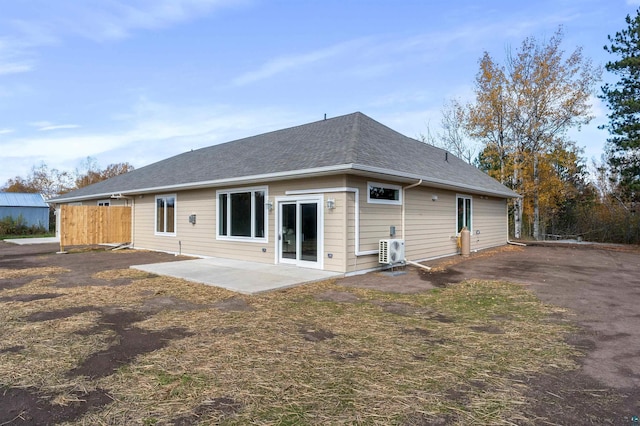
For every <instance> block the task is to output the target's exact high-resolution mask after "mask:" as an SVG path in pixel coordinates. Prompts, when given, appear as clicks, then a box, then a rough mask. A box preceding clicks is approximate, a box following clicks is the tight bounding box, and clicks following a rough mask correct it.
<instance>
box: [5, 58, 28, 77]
mask: <svg viewBox="0 0 640 426" xmlns="http://www.w3.org/2000/svg"><path fill="white" fill-rule="evenodd" d="M32 68H33V66H32V65H31V64H27V63H18V62H13V63H2V62H1V61H0V75H4V74H17V73H21V72H28V71H31V69H32Z"/></svg>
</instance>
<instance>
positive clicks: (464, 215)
mask: <svg viewBox="0 0 640 426" xmlns="http://www.w3.org/2000/svg"><path fill="white" fill-rule="evenodd" d="M456 208H457V212H458V216H457V217H458V218H457V220H456V222H457V225H456V229H457V232H458V233H460V231H462V228H463V227H464V226H466V227H467V229H468V230H469V232H471V197H466V196H464V195H458V196H457V197H456Z"/></svg>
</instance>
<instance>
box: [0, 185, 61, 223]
mask: <svg viewBox="0 0 640 426" xmlns="http://www.w3.org/2000/svg"><path fill="white" fill-rule="evenodd" d="M7 217H10V218H11V219H12V220H14V221H17V220H19V218H21V220H22V222H23V224H24V225H26V226H29V227H30V226H39V227H42V228H44V229H45V230H46V231H47V232H48V231H49V205H48V204H47V203H46V202H45V201H44V197H43V196H42V195H41V194H28V193H21V192H0V220H3V219H5V218H7Z"/></svg>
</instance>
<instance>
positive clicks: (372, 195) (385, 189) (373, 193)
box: [367, 182, 402, 205]
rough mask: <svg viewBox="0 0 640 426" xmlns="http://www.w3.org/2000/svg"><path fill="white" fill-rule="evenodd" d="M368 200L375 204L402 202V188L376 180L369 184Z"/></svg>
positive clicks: (396, 203)
mask: <svg viewBox="0 0 640 426" xmlns="http://www.w3.org/2000/svg"><path fill="white" fill-rule="evenodd" d="M367 202H368V203H373V204H394V205H400V204H402V188H401V187H400V186H398V185H390V184H386V183H385V184H383V183H376V182H369V183H368V184H367Z"/></svg>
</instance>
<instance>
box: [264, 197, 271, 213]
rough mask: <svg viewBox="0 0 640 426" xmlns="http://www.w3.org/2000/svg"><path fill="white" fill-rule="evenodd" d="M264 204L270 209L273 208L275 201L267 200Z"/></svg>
mask: <svg viewBox="0 0 640 426" xmlns="http://www.w3.org/2000/svg"><path fill="white" fill-rule="evenodd" d="M264 205H265V207H266V208H267V210H269V211H271V210H273V201H271V200H267V202H266V203H264Z"/></svg>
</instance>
